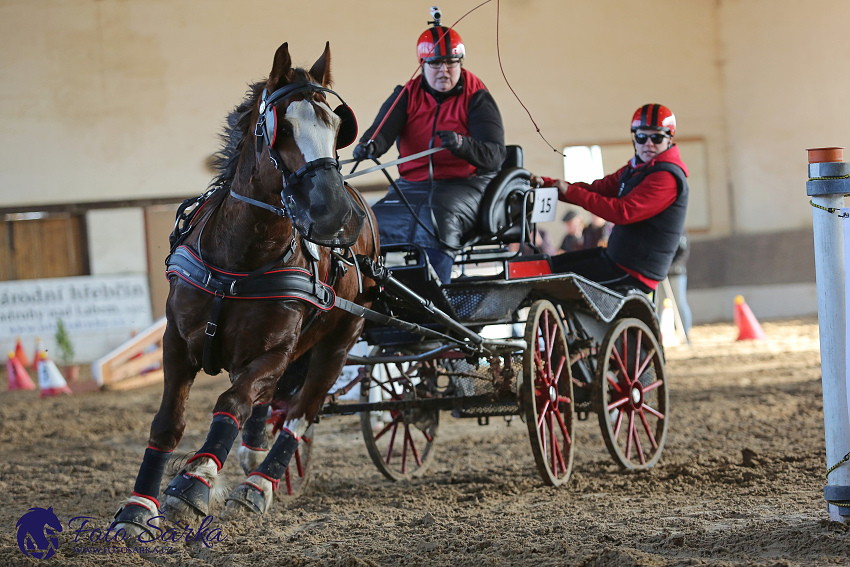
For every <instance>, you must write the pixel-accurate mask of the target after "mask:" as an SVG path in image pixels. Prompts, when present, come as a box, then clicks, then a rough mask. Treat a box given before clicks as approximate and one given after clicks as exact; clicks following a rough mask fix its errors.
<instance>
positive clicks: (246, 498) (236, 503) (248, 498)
mask: <svg viewBox="0 0 850 567" xmlns="http://www.w3.org/2000/svg"><path fill="white" fill-rule="evenodd" d="M226 502H227V510H228V512H244V511H246V510H247V511H249V512H253V513H255V514H265V513H266V509H267V508H268V503H267V502H266V495H265V491H264V490H263V489H261V488H259V487H258V486H256V485H254V484H252V483H249V482H244V483H242V484H240V485H239V486H237V487H236V489H234V491H233V492H231V493H230V495H229V496H228V497H227V499H226Z"/></svg>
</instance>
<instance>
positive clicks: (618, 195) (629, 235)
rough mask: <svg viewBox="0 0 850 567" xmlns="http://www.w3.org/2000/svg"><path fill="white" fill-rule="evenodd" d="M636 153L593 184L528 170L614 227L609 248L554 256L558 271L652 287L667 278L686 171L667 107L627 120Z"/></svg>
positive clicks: (681, 219) (649, 108) (652, 107)
mask: <svg viewBox="0 0 850 567" xmlns="http://www.w3.org/2000/svg"><path fill="white" fill-rule="evenodd" d="M631 131H632V142H633V144H634V148H635V157H633V158H632V159H631V160H629V162H628V163H627V164H626V165H625V166H624V167H622V168H621V169H620V170H618V171H617V172H616V173H612V174H611V175H606V176H605V177H603V178H602V179H597V180H596V181H594V182H593V183H567V182H565V181H563V180H561V179H552V178H549V177H539V176H532V183H536V184H538V185H541V186H544V187H557V188H558V193H559V199H560V200H561V201H565V202H567V203H572V204H574V205H579V206H580V207H582V208H584V209H585V210H587V211H590V212H591V213H593V214H595V215H597V216H599V217H602V218H603V219H605V220H607V221H609V222H611V223H613V224H614V225H615V226H614V228H613V230H612V231H611V236H610V237H609V239H608V246H607V248H601V247H600V248H592V249H589V250H582V251H579V252H572V253H568V254H561V255H559V256H555V257H554V258H552V269H553V270H554V271H556V272H560V273H564V272H574V273H576V274H579V275H581V276H584V277H586V278H588V279H590V280H593V281H595V282H598V283H601V284H603V285H606V286H608V287H611V288H615V289H624V288H637V289H640V290H642V291H644V292H647V293H649V292H651V291H654V290H655V289H656V288H657V287H658V283H659V282H660V281H661V280H663V279H664V278H665V277H666V276H667V271H668V270H669V268H670V263H671V262H672V261H673V256H674V254H675V253H676V248H677V247H678V244H679V239H680V237H681V236H682V232H683V231H684V228H685V213H686V212H687V208H688V182H687V176H688V169H687V167H686V166H685V164H684V163H682V159H681V157H680V156H679V148H678V147H677V146H676V145H675V144H674V143H673V136H675V134H676V117H675V116H674V115H673V113H672V112H671V111H670V109H669V108H667V107H666V106H662V105H660V104H646V105H644V106H642V107H640V108H639V109H637V111H636V112H635V114H634V117H633V118H632V123H631Z"/></svg>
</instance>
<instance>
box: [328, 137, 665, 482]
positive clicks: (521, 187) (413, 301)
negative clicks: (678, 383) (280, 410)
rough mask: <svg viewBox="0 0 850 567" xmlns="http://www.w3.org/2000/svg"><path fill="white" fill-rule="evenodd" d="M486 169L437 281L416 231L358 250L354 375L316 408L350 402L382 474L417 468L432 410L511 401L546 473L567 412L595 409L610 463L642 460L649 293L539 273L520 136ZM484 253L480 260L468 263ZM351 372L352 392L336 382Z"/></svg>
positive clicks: (653, 458)
mask: <svg viewBox="0 0 850 567" xmlns="http://www.w3.org/2000/svg"><path fill="white" fill-rule="evenodd" d="M509 160H512V161H510V162H509V163H508V165H507V166H506V167H505V168H504V169H503V170H502V171H501V172H500V174H499V175H498V176H497V177H496V178H495V179H494V180H493V181H492V182H491V184H490V185H489V187H488V188H487V191H486V192H485V196H484V199H483V201H482V206H481V214H480V219H479V227H478V230H477V232H476V234H474V235H473V236H472V237H471V238H470V239H469V240H468V242H466V247H465V249H464V251H463V252H462V253H461V254H460V255H459V256H458V258H457V260H456V264H459V265H460V266H461V268H462V269H463V275H462V276H461V277H458V278H455V279H454V280H453V281H452V282H451V283H447V284H440V282H439V281H437V279H436V277H435V276H434V274H433V270H431V268H430V265H429V263H428V259H427V256H426V255H425V253H424V250H423V249H421V248H419V247H418V246H416V245H391V246H385V247H383V248H382V257H383V259H384V262H383V264H382V265H381V264H377V265H376V264H373V263H371V262H369V261H363V262H361V269H363V271H364V272H365V273H366V274H367V275H368V276H370V277H372V278H374V279H375V280H376V281H378V282H379V284H380V286H381V293H380V294H379V298H378V300H377V301H376V302H375V303H374V304H373V306H372V308H371V309H369V310H366V309H362V308H360V313H359V314H360V315H361V316H364V317H365V318H366V319H367V323H366V327H365V329H364V333H363V339H364V340H365V341H366V343H367V344H368V345H369V346H370V352H369V354H368V355H366V356H350V357H349V361H348V363H349V364H352V365H356V366H357V367H358V368H359V373H358V376H357V378H355V379H354V380H352V381H350V383H349V384H347V385H346V386H345V387H343V388H341V389H338V390H337V391H336V392H332V393H331V394H329V395H328V398H327V400H326V403H325V404H324V406H323V409H322V415H333V414H353V413H359V414H360V422H361V427H362V431H363V436H364V440H365V443H366V447H367V449H368V452H369V455H370V456H371V458H372V460H373V462H374V463H375V465H376V466H377V467H378V469H379V470H380V471H381V472H382V473H383V474H384V475H385V476H386V477H387V478H389V479H392V480H401V479H404V478H409V477H414V476H418V475H420V474H422V473H423V472H424V471H425V470H426V468H427V467H428V465H429V462H430V461H431V458H432V456H433V447H434V444H435V442H436V439H437V431H438V426H439V418H440V412H441V411H451V412H452V415H453V416H455V417H460V418H476V419H477V420H478V421H479V423H481V424H486V423H488V421H489V419H490V418H491V417H495V416H516V415H519V416H520V417H521V418H522V419H523V421H525V423H526V424H527V426H528V431H529V435H530V438H531V446H532V451H533V454H534V459H535V462H536V464H537V468H538V470H539V472H540V475H541V476H542V478H543V480H544V482H545V483H547V484H549V485H560V484H562V483H564V482H565V481H566V480H567V479H568V478H569V475H570V472H571V469H572V461H573V451H574V425H575V423H576V420H577V419H586V418H588V417H589V416H590V414H596V416H597V418H598V420H599V425H600V428H601V430H602V437H603V438H604V440H605V444H606V446H607V448H608V451H609V452H610V454H611V456H612V458H613V459H614V461H615V462H616V463H617V464H618V465H620V466H621V467H622V468H626V469H643V468H649V467H652V466H653V465H654V464H655V463H656V462H658V459H659V457H660V455H661V451H662V449H663V447H664V442H665V438H666V433H667V423H668V419H667V418H668V411H669V407H668V406H669V401H668V390H667V379H666V375H665V369H664V352H663V348H662V346H661V334H660V329H659V325H658V320H657V318H656V311H655V308H654V305H653V303H652V301H651V300H650V299H649V298H648V297H647V296H646V295H645V294H643V293H641V292H639V291H637V290H632V289H609V288H607V287H604V286H601V285H599V284H597V283H594V282H592V281H589V280H587V279H585V278H582V277H580V276H577V275H575V274H559V273H552V270H551V265H550V262H549V257H548V256H547V255H544V254H539V253H537V252H538V250H536V248H535V247H534V245H533V244H531V243H532V242H534V232H535V226H534V224H533V223H531V222H530V218H531V210H532V207H533V204H534V203H533V200H534V191H533V189H532V188H531V186H530V184H529V178H530V175H529V173H528V172H527V171H526V170H525V169H523V168H522V154H521V149H520V148H518V147H516V146H513V147H509ZM482 265H488V266H490V267H491V268H492V269H491V271H490V273H480V271H476V267H478V266H482ZM356 384H359V385H360V399H359V401H342V400H340V399H339V397H340V394H341V393H343V392H347V391H349V390H350V389H351V388H352V387H353V386H355V385H356Z"/></svg>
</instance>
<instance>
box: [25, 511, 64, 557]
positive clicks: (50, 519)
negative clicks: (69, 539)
mask: <svg viewBox="0 0 850 567" xmlns="http://www.w3.org/2000/svg"><path fill="white" fill-rule="evenodd" d="M17 528H18V547H20V548H21V551H22V552H23V554H24V555H26V556H27V557H32V558H33V559H49V558H50V557H53V555H54V554H55V553H56V550H57V549H58V547H59V538H58V537H56V533H57V532H61V531H62V523H61V522H60V521H59V518H57V517H56V514H54V513H53V507H50V508H47V509H44V508H30V509H29V511H28V512H27V513H26V514H24V515H23V516H21V519H20V520H18V524H17Z"/></svg>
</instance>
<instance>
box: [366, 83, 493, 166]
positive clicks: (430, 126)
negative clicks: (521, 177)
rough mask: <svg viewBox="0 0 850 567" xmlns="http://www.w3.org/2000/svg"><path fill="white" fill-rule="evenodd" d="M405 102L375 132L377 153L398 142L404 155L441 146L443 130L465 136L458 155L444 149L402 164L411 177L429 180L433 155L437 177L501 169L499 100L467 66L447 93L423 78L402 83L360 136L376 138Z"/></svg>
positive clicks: (383, 151)
mask: <svg viewBox="0 0 850 567" xmlns="http://www.w3.org/2000/svg"><path fill="white" fill-rule="evenodd" d="M399 93H401V97H400V99H399V101H398V102H397V103H396V106H395V108H393V110H392V113H390V116H389V118H387V121H386V122H385V123H384V125H383V127H382V128H381V130H380V131H379V132H378V134H377V135H376V136H375V145H376V150H377V152H376V153H377V155H382V154H384V153H385V152H386V151H387V150H388V149H389V147H390V145H391V144H392V143H393V141H397V146H398V150H399V154H400V156H401V157H406V156H409V155H413V154H415V153H418V152H421V151H423V150H427V149H429V148H431V147H436V146H439V145H440V138H439V137H438V136H436V132H437V130H451V131H453V132H457V133H458V134H460V135H461V136H463V144H462V145H461V147H460V149H459V150H458V151H457V152H456V153H455V154H451V153H449V152H446V151H443V152H438V153H436V154H433V156H426V157H423V158H420V159H417V160H413V161H410V162H407V163H404V164H401V165H399V168H398V169H399V173H400V174H401V176H402V177H403V178H404V179H406V180H408V181H427V180H428V179H429V157H431V158H432V159H433V164H434V172H433V178H434V179H456V178H467V177H471V176H473V175H483V174H485V173H492V172H496V171H498V170H499V168H500V167H501V165H502V162H503V161H504V159H505V132H504V127H503V126H502V117H501V114H500V113H499V109H498V107H497V106H496V101H495V100H493V97H492V96H491V95H490V93H489V92H488V91H487V89H486V87H485V86H484V83H482V82H481V80H480V79H479V78H478V77H476V76H475V75H473V74H472V73H470V72H469V71H467V70H466V69H462V70H461V78H460V80H459V81H458V84H457V85H456V86H455V88H454V89H452V90H451V91H449V92H447V93H441V92H438V91H435V90H433V89H432V88H431V87H430V86H429V85H428V84H427V82H426V81H425V78H424V77H422V76H419V77H416V78H414V79H411V80H410V81H408V83H407V84H406V85H404V86H403V87H402V86H398V87H396V89H395V91H393V94H392V95H390V97H389V98H388V99H387V100H386V102H384V104H383V106H381V110H380V111H379V112H378V116H377V117H376V118H375V121H374V122H373V123H372V126H370V127H369V129H368V130H366V133H365V134H364V135H363V137H362V138H361V139H360V141H361V142H366V141H368V140H369V139H371V137H372V134H373V132H374V131H375V130H376V129H377V127H378V124H380V123H381V121H382V120H383V118H384V116H385V115H386V114H387V112H388V111H389V109H390V107H391V106H392V104H393V102H394V101H395V100H396V98H397V97H399Z"/></svg>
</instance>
